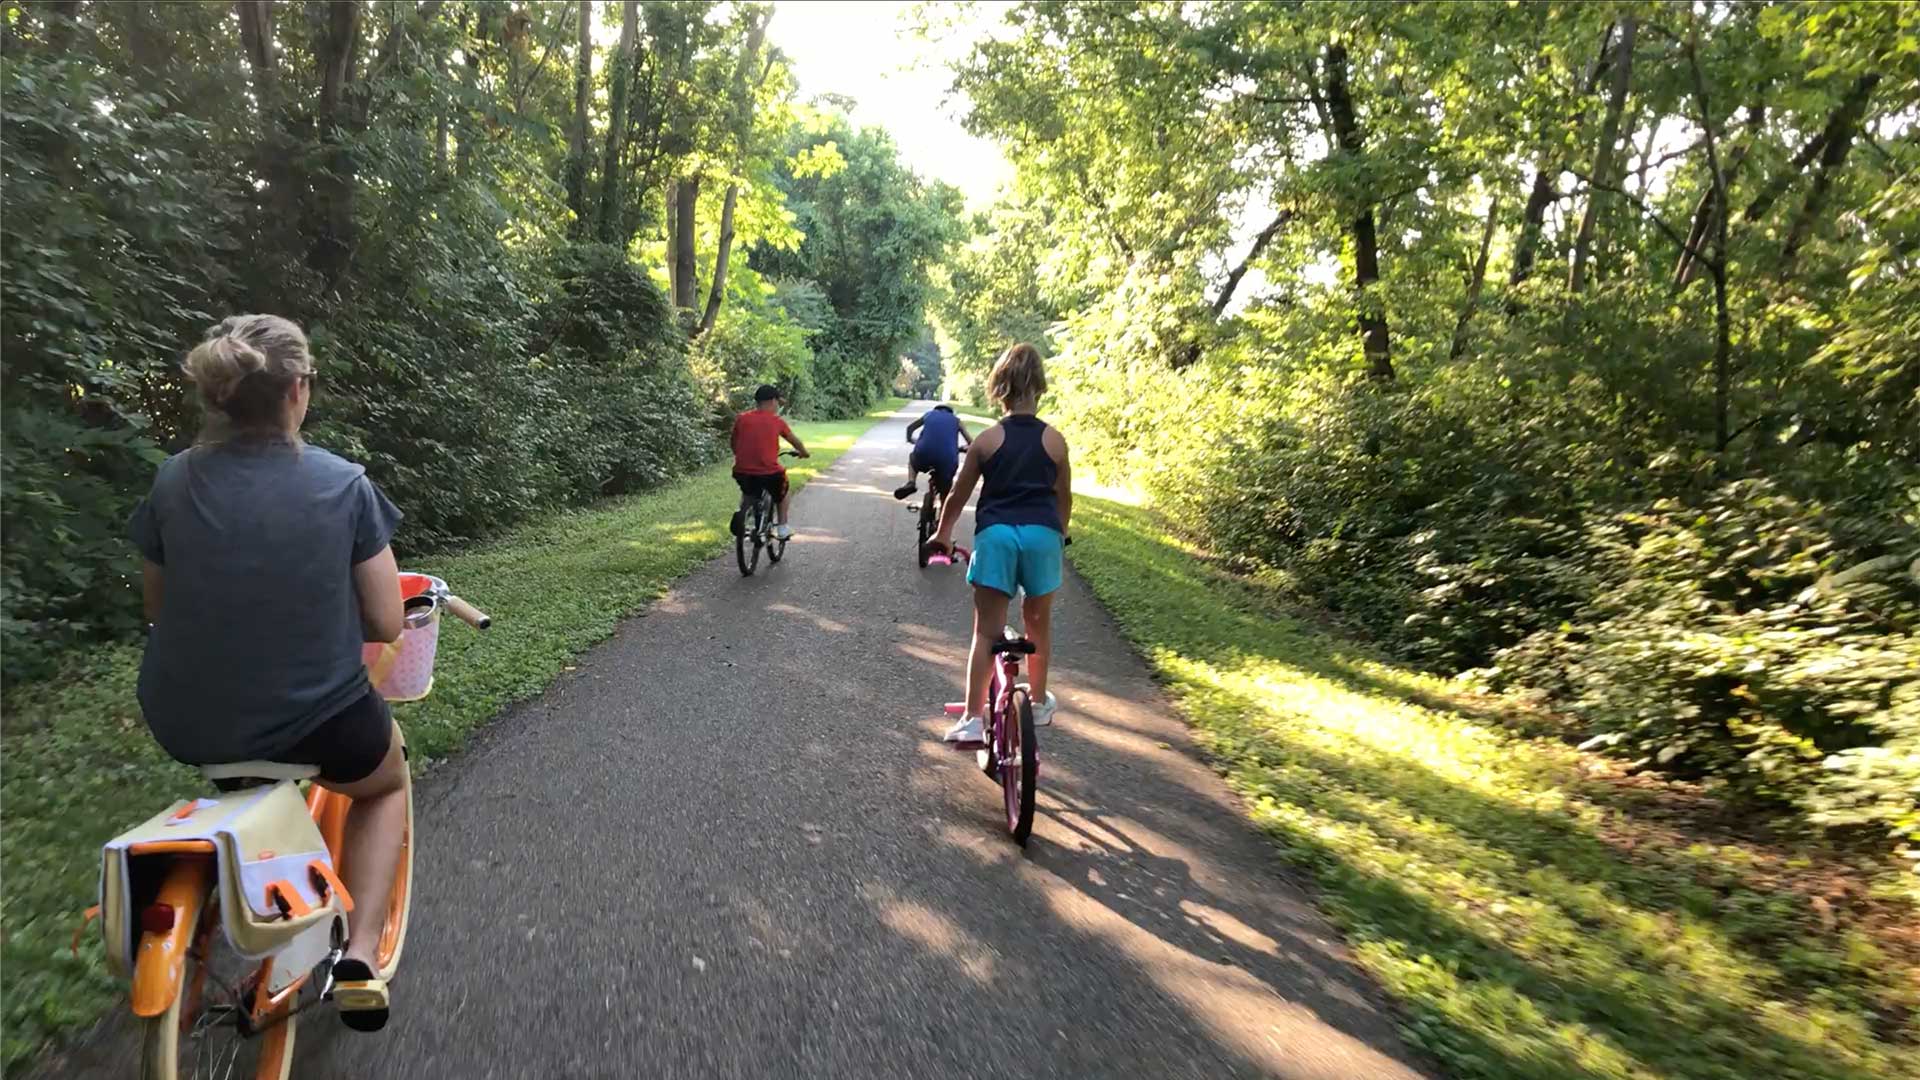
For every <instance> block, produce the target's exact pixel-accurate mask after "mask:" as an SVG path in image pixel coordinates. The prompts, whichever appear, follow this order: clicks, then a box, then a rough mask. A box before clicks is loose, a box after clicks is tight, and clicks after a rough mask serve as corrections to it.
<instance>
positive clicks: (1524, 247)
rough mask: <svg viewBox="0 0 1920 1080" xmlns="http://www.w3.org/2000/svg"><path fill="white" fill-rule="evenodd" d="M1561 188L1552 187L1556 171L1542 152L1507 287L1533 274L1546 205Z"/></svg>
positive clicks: (1550, 203) (1521, 216)
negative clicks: (1553, 170)
mask: <svg viewBox="0 0 1920 1080" xmlns="http://www.w3.org/2000/svg"><path fill="white" fill-rule="evenodd" d="M1558 196H1559V192H1557V191H1555V190H1554V189H1553V173H1552V172H1551V171H1550V166H1549V165H1548V160H1547V158H1546V157H1545V156H1544V155H1543V156H1542V157H1541V159H1540V165H1539V167H1538V168H1537V169H1536V170H1535V171H1534V174H1533V190H1532V191H1531V192H1529V193H1528V194H1527V206H1526V209H1524V210H1522V211H1521V212H1520V238H1519V239H1518V240H1516V241H1514V245H1513V271H1512V273H1510V274H1508V275H1507V287H1508V288H1510V289H1511V288H1513V287H1514V286H1516V285H1518V284H1520V283H1521V282H1523V281H1525V280H1527V278H1528V277H1529V276H1531V275H1532V274H1533V260H1534V258H1535V257H1536V253H1537V252H1538V251H1539V248H1540V233H1541V231H1542V230H1543V229H1544V228H1545V227H1546V223H1547V207H1549V206H1551V205H1553V200H1554V199H1555V198H1557V197H1558Z"/></svg>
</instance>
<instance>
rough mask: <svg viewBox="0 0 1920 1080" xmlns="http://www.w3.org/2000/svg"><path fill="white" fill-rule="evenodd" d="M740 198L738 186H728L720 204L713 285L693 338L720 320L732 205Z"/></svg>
mask: <svg viewBox="0 0 1920 1080" xmlns="http://www.w3.org/2000/svg"><path fill="white" fill-rule="evenodd" d="M739 197H740V185H738V184H728V185H727V197H726V198H725V199H723V200H722V201H721V203H720V249H719V250H718V251H716V252H714V254H713V284H712V285H711V286H710V287H709V288H708V290H707V310H706V311H705V312H704V313H703V314H702V315H701V316H700V328H699V329H698V330H696V331H695V332H694V336H695V337H700V336H702V335H704V334H705V333H706V332H707V331H709V330H711V329H713V324H714V322H715V321H716V320H718V319H719V318H720V304H721V302H722V301H723V300H724V299H725V297H726V292H727V258H728V254H729V253H730V252H731V251H732V250H733V204H734V202H735V201H736V200H737V199H738V198H739Z"/></svg>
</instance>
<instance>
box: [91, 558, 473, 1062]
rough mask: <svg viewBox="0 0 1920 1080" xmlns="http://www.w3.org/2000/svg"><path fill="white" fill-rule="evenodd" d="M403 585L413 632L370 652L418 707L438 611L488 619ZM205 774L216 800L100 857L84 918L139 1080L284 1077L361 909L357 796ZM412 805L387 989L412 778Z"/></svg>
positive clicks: (308, 771) (387, 954) (392, 695)
mask: <svg viewBox="0 0 1920 1080" xmlns="http://www.w3.org/2000/svg"><path fill="white" fill-rule="evenodd" d="M400 577H401V591H402V593H403V594H404V595H405V598H406V605H407V610H408V619H407V624H406V629H405V630H404V631H403V632H402V634H401V638H400V640H399V641H398V642H395V643H394V644H392V645H383V646H369V648H368V655H367V660H368V664H369V668H370V669H371V670H370V674H371V675H372V681H373V684H374V686H375V688H376V689H378V690H379V691H380V692H381V693H382V694H383V695H386V696H387V697H388V698H389V700H393V701H414V700H419V699H420V698H422V697H425V696H426V694H427V693H428V691H430V690H431V688H432V674H431V671H432V654H433V651H434V642H435V641H437V635H438V621H439V613H440V612H441V611H448V612H451V613H453V615H455V616H456V617H457V618H459V619H461V620H462V621H464V622H466V623H468V624H469V625H471V626H473V627H474V628H475V629H485V628H486V627H487V626H489V625H490V624H491V621H492V620H490V619H489V618H488V617H487V616H486V615H484V614H482V613H481V612H480V611H479V610H478V609H476V608H474V607H473V606H472V605H471V604H468V603H467V602H465V601H464V600H461V599H460V598H459V597H457V596H454V595H452V594H451V593H450V592H448V591H447V588H446V583H445V582H442V581H440V580H439V579H438V578H433V577H429V576H427V575H424V574H402V575H400ZM410 639H411V640H410ZM423 658H424V667H425V675H424V680H423V681H422V680H421V678H420V669H421V661H422V659H423ZM396 659H397V660H398V661H399V662H398V664H397V665H396V663H395V661H396ZM397 673H399V674H401V675H404V676H410V677H412V678H413V679H414V681H413V682H412V683H411V684H408V683H406V679H405V677H398V678H397V677H396V674H397ZM396 688H397V690H396ZM395 731H396V735H398V732H399V725H398V723H397V722H396V724H395ZM402 748H403V750H404V748H405V742H404V738H403V740H402ZM200 772H201V774H202V775H203V776H205V777H206V778H207V779H208V781H210V782H211V783H212V784H213V785H214V787H215V788H216V789H218V793H219V794H218V796H217V797H214V798H194V799H187V800H182V801H180V802H176V803H175V804H174V805H173V806H171V807H169V808H168V809H167V810H165V811H163V812H161V813H160V814H159V815H157V816H155V817H154V818H152V819H151V820H149V821H147V822H146V823H145V824H143V825H141V826H139V827H138V828H135V829H133V830H131V831H129V832H127V833H124V834H122V835H121V836H119V837H116V838H115V839H114V840H112V841H110V842H109V843H108V844H107V845H106V848H105V851H104V857H103V860H102V868H101V879H100V904H99V906H98V907H97V908H96V909H94V910H93V911H90V912H89V916H90V917H91V916H93V915H95V914H98V915H99V916H100V918H101V924H102V927H101V928H102V932H103V934H104V936H105V939H106V951H107V957H108V961H109V963H110V964H111V965H112V966H113V967H114V969H115V970H116V972H118V973H120V974H122V975H125V976H127V977H128V978H130V980H131V982H132V994H131V1004H132V1009H133V1014H134V1016H135V1017H136V1018H137V1020H138V1022H139V1024H140V1029H141V1039H140V1046H141V1049H140V1076H141V1078H142V1080H176V1078H178V1077H198V1076H206V1077H228V1076H236V1075H245V1074H246V1071H247V1065H246V1062H245V1061H244V1059H246V1058H248V1057H251V1059H252V1060H251V1071H252V1075H253V1076H254V1077H255V1078H256V1080H283V1078H285V1077H287V1076H288V1075H289V1072H290V1070H291V1067H292V1062H293V1045H294V1033H295V1031H296V1030H297V1020H298V1017H299V1015H300V1014H301V1013H302V1012H303V1011H305V1010H306V1009H308V1008H312V1007H314V1006H316V1005H318V1004H320V1003H322V1002H325V1001H328V1000H331V997H332V990H333V987H332V968H333V965H334V963H335V962H336V961H337V960H339V958H340V956H341V955H342V946H343V945H344V943H345V938H346V919H345V916H346V913H347V912H348V911H350V910H352V908H353V898H352V897H351V896H350V895H349V894H348V892H347V890H346V888H345V886H344V885H342V884H341V878H342V876H343V875H342V873H341V860H342V856H343V850H344V849H343V845H342V835H343V833H344V830H345V826H346V819H347V808H348V806H349V805H350V804H351V802H352V800H351V799H349V798H348V797H346V796H344V795H341V794H339V793H338V792H334V791H329V790H327V789H326V788H323V787H321V786H319V785H318V784H309V785H308V786H307V787H306V790H305V791H304V792H303V791H302V790H301V789H300V786H299V785H300V783H301V782H302V781H306V780H311V779H312V778H313V777H314V776H315V775H317V773H318V769H317V768H316V767H314V766H311V765H296V764H287V763H280V762H270V761H243V762H235V763H231V764H223V765H207V766H202V767H201V769H200ZM406 802H407V812H406V826H405V833H404V835H403V838H402V841H401V845H400V861H399V865H398V867H397V868H396V870H395V873H394V880H393V891H392V895H391V896H390V897H389V900H388V903H387V912H386V919H385V922H384V924H383V928H382V931H381V934H380V943H379V947H378V950H377V964H378V967H379V970H378V972H377V973H376V974H377V975H378V976H379V977H380V978H382V979H390V978H391V977H392V976H393V974H394V971H395V970H396V969H397V967H398V966H399V962H400V953H401V949H402V947H403V946H404V945H405V944H406V937H407V913H408V908H409V900H410V899H411V884H412V881H411V879H412V871H413V784H412V781H411V779H409V781H408V783H407V798H406ZM222 939H224V947H222V944H223V941H222ZM76 944H77V938H76Z"/></svg>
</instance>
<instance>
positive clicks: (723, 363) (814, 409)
mask: <svg viewBox="0 0 1920 1080" xmlns="http://www.w3.org/2000/svg"><path fill="white" fill-rule="evenodd" d="M728 288H730V289H732V290H734V291H735V296H734V299H733V301H732V303H731V304H730V305H729V307H728V310H727V315H726V317H725V318H723V319H721V320H720V321H719V322H717V323H715V324H714V327H713V329H712V330H709V331H708V332H707V333H706V334H705V335H704V336H702V337H701V338H700V340H699V342H697V343H696V345H695V347H694V350H693V356H692V358H691V359H692V363H693V365H694V368H695V370H696V371H698V372H699V373H700V381H701V383H702V384H703V385H704V386H705V387H707V392H708V395H709V398H710V399H711V400H712V401H713V402H714V403H715V407H716V408H717V409H718V410H719V414H718V416H717V418H716V421H717V422H718V423H723V424H724V423H730V422H731V420H732V416H733V414H734V413H737V412H739V411H741V410H743V409H746V408H749V407H750V406H751V403H752V401H753V391H754V390H755V389H756V388H757V387H759V386H760V385H761V384H762V383H771V384H773V385H775V386H778V387H780V388H781V389H782V390H783V391H785V392H786V395H787V398H786V400H787V411H788V414H789V415H791V416H802V417H814V416H822V415H827V411H826V410H824V409H822V408H821V407H820V406H821V402H820V400H819V395H818V394H817V393H816V392H815V389H814V383H813V369H814V356H813V349H812V348H811V346H810V345H809V344H808V342H809V341H810V340H811V339H812V338H813V337H814V336H815V335H816V334H817V333H818V329H817V327H816V326H810V325H808V324H806V323H803V322H801V321H799V319H798V318H796V317H795V315H794V314H792V313H791V310H792V309H790V308H789V306H788V305H789V304H792V305H794V306H795V307H797V308H799V309H800V310H801V311H802V312H803V315H802V317H805V315H804V312H805V309H806V305H807V303H808V301H809V300H813V301H818V300H819V298H820V292H819V290H818V288H817V287H815V286H814V285H813V284H812V283H811V282H800V283H798V284H796V285H794V286H791V287H787V288H782V289H778V290H776V289H771V288H768V287H766V286H765V285H764V284H762V283H761V281H760V279H759V275H757V274H755V273H754V272H753V271H752V270H749V269H746V268H744V267H742V268H741V269H740V270H739V271H737V272H736V273H735V275H734V277H733V280H732V281H731V282H729V284H728Z"/></svg>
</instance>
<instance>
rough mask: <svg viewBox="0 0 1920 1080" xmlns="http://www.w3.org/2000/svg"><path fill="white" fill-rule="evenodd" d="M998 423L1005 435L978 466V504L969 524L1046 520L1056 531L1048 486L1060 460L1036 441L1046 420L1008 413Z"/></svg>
mask: <svg viewBox="0 0 1920 1080" xmlns="http://www.w3.org/2000/svg"><path fill="white" fill-rule="evenodd" d="M1000 427H1001V429H1002V430H1003V431H1005V432H1006V438H1005V439H1003V440H1001V443H1000V449H998V450H995V451H994V452H993V456H992V457H990V458H988V459H987V460H986V461H985V462H984V463H982V464H981V466H980V475H981V477H982V479H983V483H982V484H981V487H980V505H979V506H977V507H975V508H974V511H973V530H974V531H975V532H979V531H980V530H982V529H984V528H986V527H988V526H989V525H1045V526H1046V527H1047V528H1049V529H1052V530H1054V531H1055V532H1059V531H1061V530H1060V499H1059V497H1058V496H1057V495H1056V494H1055V492H1054V490H1053V485H1054V481H1055V480H1056V479H1058V478H1059V476H1060V466H1059V465H1058V464H1056V463H1055V462H1054V460H1053V458H1052V457H1051V456H1050V455H1049V454H1048V453H1047V448H1046V445H1045V443H1043V442H1042V441H1041V440H1042V437H1043V436H1045V434H1046V431H1047V425H1046V424H1045V423H1043V422H1042V421H1041V420H1040V418H1039V417H1037V416H1009V417H1006V418H1004V419H1002V420H1001V421H1000Z"/></svg>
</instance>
